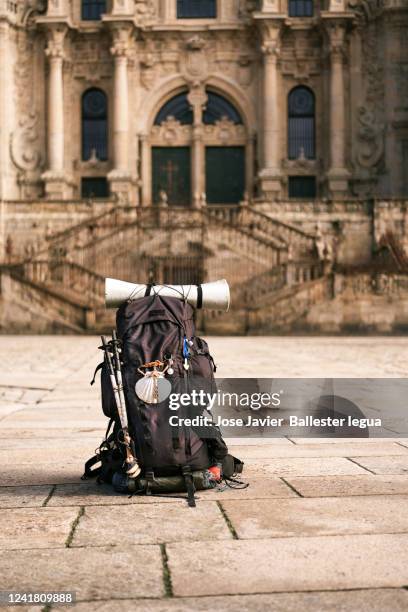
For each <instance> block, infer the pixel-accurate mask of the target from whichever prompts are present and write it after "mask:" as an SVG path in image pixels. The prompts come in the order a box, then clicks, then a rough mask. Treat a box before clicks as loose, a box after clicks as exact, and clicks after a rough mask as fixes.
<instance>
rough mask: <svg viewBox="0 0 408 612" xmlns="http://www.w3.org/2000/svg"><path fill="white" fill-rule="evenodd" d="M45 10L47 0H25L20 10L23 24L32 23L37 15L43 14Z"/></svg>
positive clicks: (28, 24)
mask: <svg viewBox="0 0 408 612" xmlns="http://www.w3.org/2000/svg"><path fill="white" fill-rule="evenodd" d="M46 10H47V0H27V1H26V2H25V6H24V8H23V12H22V23H23V25H24V26H30V25H32V24H33V22H34V19H35V17H36V16H37V15H43V14H44V13H45V12H46Z"/></svg>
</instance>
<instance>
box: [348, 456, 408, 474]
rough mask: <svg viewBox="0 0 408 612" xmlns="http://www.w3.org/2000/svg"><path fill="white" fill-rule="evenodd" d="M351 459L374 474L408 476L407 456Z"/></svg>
mask: <svg viewBox="0 0 408 612" xmlns="http://www.w3.org/2000/svg"><path fill="white" fill-rule="evenodd" d="M350 458H351V459H353V460H355V461H356V462H358V463H359V464H360V465H361V466H362V467H364V468H367V470H370V471H371V472H374V474H408V456H405V455H398V456H397V455H394V456H392V457H352V456H350Z"/></svg>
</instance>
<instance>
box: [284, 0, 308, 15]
mask: <svg viewBox="0 0 408 612" xmlns="http://www.w3.org/2000/svg"><path fill="white" fill-rule="evenodd" d="M289 17H313V0H289Z"/></svg>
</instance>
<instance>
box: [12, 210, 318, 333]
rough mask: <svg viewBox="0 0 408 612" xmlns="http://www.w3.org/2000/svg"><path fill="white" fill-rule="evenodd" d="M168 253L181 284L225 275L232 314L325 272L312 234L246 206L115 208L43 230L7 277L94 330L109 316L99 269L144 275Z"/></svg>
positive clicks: (216, 317)
mask: <svg viewBox="0 0 408 612" xmlns="http://www.w3.org/2000/svg"><path fill="white" fill-rule="evenodd" d="M220 253H221V255H220ZM170 258H173V260H175V261H176V263H177V264H179V265H180V269H181V272H183V270H184V269H186V270H189V272H188V274H189V278H186V279H185V280H183V279H181V280H182V282H184V283H185V284H188V283H190V282H203V281H204V282H205V281H206V280H215V276H213V275H214V274H217V275H218V276H220V275H221V276H225V277H226V278H227V279H228V281H229V283H230V286H231V293H232V312H231V313H230V315H228V316H230V318H231V321H232V320H235V319H236V315H237V316H238V318H239V317H240V316H242V313H243V312H245V311H247V310H251V309H252V310H253V309H254V308H258V307H260V305H262V304H265V303H266V302H268V301H270V300H271V299H272V298H273V296H274V295H276V293H277V292H279V291H281V290H282V289H284V288H285V287H288V286H291V287H293V286H297V285H298V286H299V287H300V286H302V284H304V283H305V282H308V281H312V280H314V279H315V278H317V277H319V276H322V275H323V274H324V271H323V268H322V265H321V262H320V261H319V260H318V257H317V253H316V248H315V239H314V236H312V235H310V234H308V233H306V232H303V231H302V230H300V229H299V228H297V227H293V226H290V225H287V224H284V223H282V222H280V221H278V220H276V219H274V218H271V217H269V216H268V215H266V214H264V213H262V212H259V211H257V210H256V209H254V208H253V207H251V206H241V207H237V206H222V207H221V206H218V207H210V206H209V207H206V208H200V209H185V208H167V207H165V208H159V207H149V208H147V207H146V208H145V207H115V208H112V209H110V210H108V211H105V212H104V213H103V214H100V215H98V216H94V217H91V218H89V219H88V220H86V221H84V222H82V223H79V224H76V225H74V226H72V227H69V228H67V229H66V230H64V231H62V232H58V233H56V234H54V235H51V236H49V237H48V238H47V239H46V243H45V244H44V245H43V246H42V247H41V248H40V249H39V250H38V252H36V253H35V254H34V255H33V256H32V257H30V260H28V261H24V262H21V263H20V264H18V265H15V266H13V268H12V270H11V271H10V273H11V274H12V276H13V279H14V282H18V281H20V282H21V283H23V284H24V283H25V284H26V285H27V284H29V285H30V287H31V288H36V289H37V290H38V291H39V292H41V291H43V292H46V294H47V295H52V296H53V300H54V301H56V302H58V300H59V302H60V305H59V306H60V307H59V308H58V304H57V305H56V310H57V312H61V313H62V312H64V313H65V315H64V316H66V317H67V319H68V320H67V326H68V328H70V326H71V328H72V330H75V331H78V330H82V331H89V332H91V331H92V332H95V331H102V330H105V329H109V328H110V327H112V324H113V322H114V312H110V311H106V310H105V308H104V279H105V277H106V276H113V277H116V278H119V279H122V280H130V281H139V282H144V281H146V280H148V278H147V274H148V265H151V262H152V261H153V262H154V261H159V260H160V261H161V263H163V262H164V264H165V263H166V260H167V259H170ZM146 262H147V263H146ZM149 262H150V263H149ZM197 262H204V263H203V265H202V266H201V268H200V272H199V271H198V269H197V271H196V272H195V271H194V270H195V268H194V266H196V265H197ZM164 269H165V270H166V269H167V268H164ZM191 274H192V275H193V278H192V277H191ZM195 274H197V278H194V275H195ZM208 275H210V276H211V278H209V277H208ZM199 276H200V278H199ZM155 280H156V282H159V283H160V282H176V281H175V280H174V279H168V278H166V279H160V278H156V279H155ZM177 282H180V281H179V280H177ZM202 316H204V317H205V318H206V319H207V320H208V321H210V322H211V327H212V328H213V329H214V326H215V327H217V321H218V322H219V326H220V327H221V328H222V326H223V322H222V321H223V320H224V318H225V317H224V316H221V315H220V314H219V313H205V314H203V315H202ZM59 319H61V317H59ZM203 326H204V325H203Z"/></svg>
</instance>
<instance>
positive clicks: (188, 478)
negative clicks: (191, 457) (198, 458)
mask: <svg viewBox="0 0 408 612" xmlns="http://www.w3.org/2000/svg"><path fill="white" fill-rule="evenodd" d="M182 471H183V477H184V482H185V484H186V489H187V502H188V505H189V506H190V508H195V506H196V502H195V497H194V492H195V487H194V480H193V473H192V471H191V467H190V466H189V465H185V466H183V469H182Z"/></svg>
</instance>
